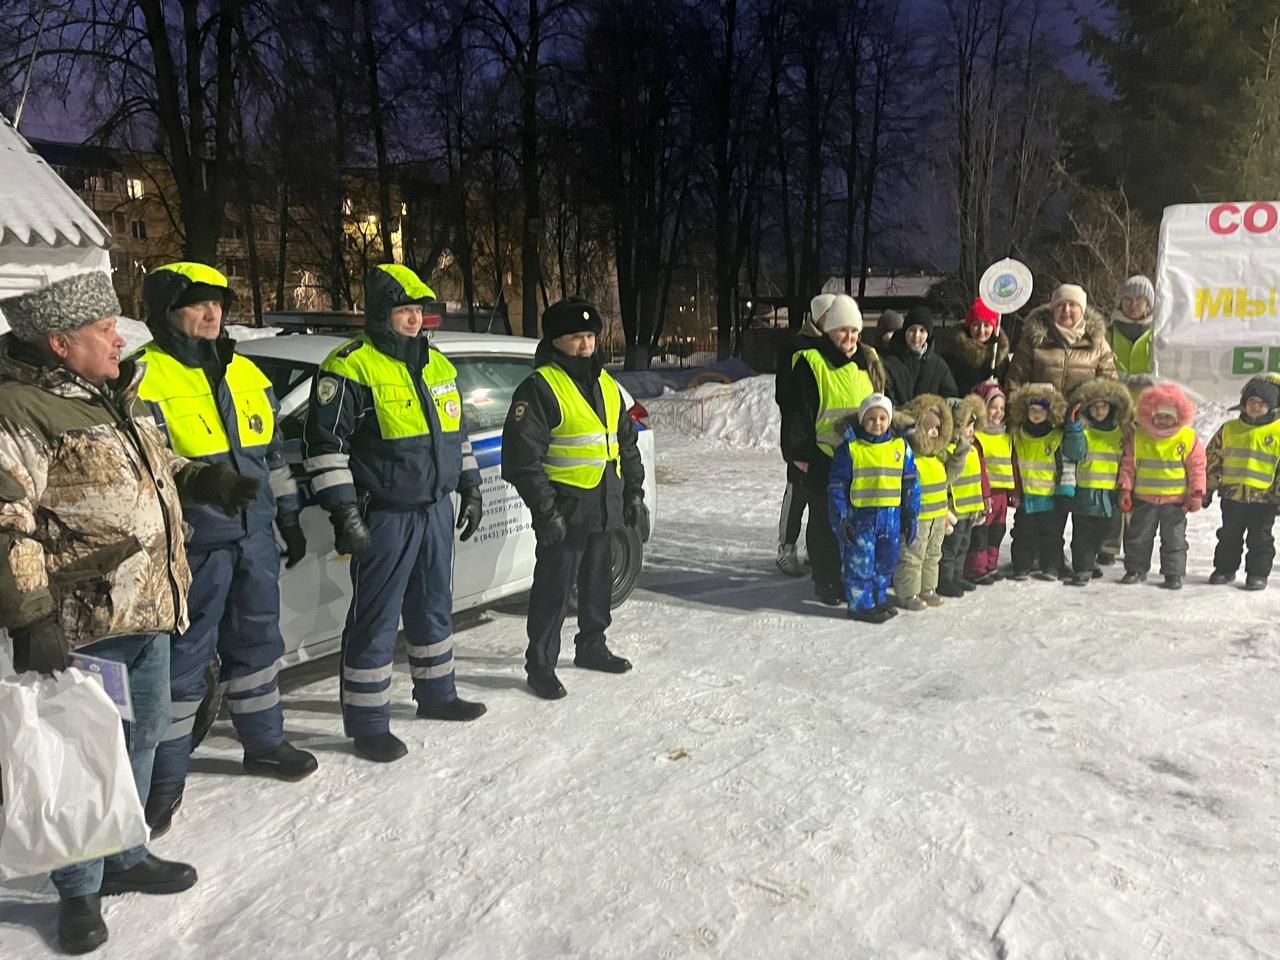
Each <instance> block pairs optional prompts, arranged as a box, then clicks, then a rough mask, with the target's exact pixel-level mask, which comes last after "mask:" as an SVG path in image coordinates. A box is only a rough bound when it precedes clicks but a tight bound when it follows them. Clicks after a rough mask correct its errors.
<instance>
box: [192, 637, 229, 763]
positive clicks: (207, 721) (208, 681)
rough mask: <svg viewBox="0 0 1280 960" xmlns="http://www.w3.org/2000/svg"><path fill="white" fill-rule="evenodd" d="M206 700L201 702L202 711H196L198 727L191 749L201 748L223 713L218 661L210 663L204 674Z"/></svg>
mask: <svg viewBox="0 0 1280 960" xmlns="http://www.w3.org/2000/svg"><path fill="white" fill-rule="evenodd" d="M204 689H205V694H204V699H203V700H202V701H200V709H199V710H197V711H196V725H195V727H194V728H192V731H191V749H192V750H194V749H195V748H196V747H198V746H200V741H201V740H203V739H204V738H205V736H206V735H207V734H208V733H209V730H210V728H211V727H212V726H213V722H214V721H215V720H217V719H218V714H219V713H220V712H221V711H222V688H221V687H220V686H219V685H218V660H217V658H216V657H215V658H214V659H213V660H211V661H209V666H208V667H207V668H206V669H205V672H204Z"/></svg>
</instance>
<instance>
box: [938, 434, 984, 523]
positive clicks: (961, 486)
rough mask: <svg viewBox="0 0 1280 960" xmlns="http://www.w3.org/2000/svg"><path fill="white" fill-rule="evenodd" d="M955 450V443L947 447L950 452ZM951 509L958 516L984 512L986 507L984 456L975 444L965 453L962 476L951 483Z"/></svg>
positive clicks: (961, 470)
mask: <svg viewBox="0 0 1280 960" xmlns="http://www.w3.org/2000/svg"><path fill="white" fill-rule="evenodd" d="M955 450H956V444H954V443H953V444H951V445H950V446H949V447H947V452H948V453H955ZM951 509H952V511H954V513H955V515H956V516H957V517H967V516H971V515H972V514H975V513H982V511H983V510H984V509H985V504H984V503H983V500H982V458H981V457H980V456H979V454H978V448H977V447H975V446H970V447H969V452H968V453H966V454H965V455H964V466H963V467H962V468H961V469H960V476H958V477H956V479H955V482H954V483H952V484H951Z"/></svg>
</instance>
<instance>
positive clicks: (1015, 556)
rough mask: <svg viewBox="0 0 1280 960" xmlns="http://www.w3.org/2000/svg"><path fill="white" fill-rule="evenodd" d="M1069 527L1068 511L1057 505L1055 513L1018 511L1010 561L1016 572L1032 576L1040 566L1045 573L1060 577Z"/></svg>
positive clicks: (1055, 505)
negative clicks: (1064, 542) (1032, 572)
mask: <svg viewBox="0 0 1280 960" xmlns="http://www.w3.org/2000/svg"><path fill="white" fill-rule="evenodd" d="M1066 526H1067V510H1066V508H1065V507H1064V506H1062V505H1061V504H1057V503H1055V504H1054V507H1053V509H1052V510H1044V511H1041V512H1039V513H1028V512H1027V510H1026V509H1025V508H1024V507H1019V508H1018V512H1017V513H1016V514H1014V517H1013V536H1012V541H1013V542H1012V543H1011V544H1010V546H1009V559H1010V561H1011V563H1012V565H1013V569H1014V570H1015V571H1019V572H1022V573H1027V572H1029V571H1030V570H1031V569H1032V568H1033V567H1035V566H1036V564H1037V562H1039V566H1040V569H1041V570H1043V571H1045V572H1046V573H1052V574H1055V575H1056V574H1059V573H1061V572H1062V570H1063V568H1064V566H1065V563H1064V560H1063V556H1062V538H1063V531H1064V530H1065V529H1066Z"/></svg>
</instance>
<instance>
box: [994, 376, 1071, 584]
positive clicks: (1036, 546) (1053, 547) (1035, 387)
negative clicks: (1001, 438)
mask: <svg viewBox="0 0 1280 960" xmlns="http://www.w3.org/2000/svg"><path fill="white" fill-rule="evenodd" d="M1007 416H1008V419H1009V430H1010V433H1011V434H1012V436H1013V494H1012V495H1011V496H1010V497H1009V504H1010V505H1011V506H1013V507H1015V508H1017V513H1016V514H1014V518H1013V544H1012V547H1011V549H1010V554H1011V556H1010V560H1011V563H1010V567H1009V579H1010V580H1025V579H1027V577H1029V576H1030V575H1031V570H1032V568H1033V567H1034V566H1035V565H1036V563H1037V561H1038V562H1039V566H1040V570H1039V573H1037V575H1036V576H1037V577H1038V578H1039V579H1042V580H1055V579H1057V577H1058V575H1059V572H1060V568H1061V566H1062V562H1063V559H1062V532H1063V528H1064V527H1065V526H1066V506H1065V501H1064V500H1063V499H1062V498H1059V497H1058V496H1056V494H1057V493H1058V490H1059V482H1060V481H1061V479H1062V472H1063V465H1064V464H1067V463H1078V462H1079V461H1081V460H1083V459H1084V456H1085V453H1086V452H1087V448H1086V447H1085V439H1084V431H1083V430H1066V429H1064V428H1065V424H1066V416H1067V401H1066V399H1065V398H1064V397H1063V396H1062V394H1061V393H1059V392H1058V390H1057V388H1055V387H1054V386H1053V385H1052V384H1048V383H1028V384H1025V385H1023V386H1021V387H1019V388H1018V389H1017V390H1015V391H1013V393H1012V394H1010V395H1009V404H1008V408H1007ZM1064 492H1065V491H1064ZM1072 492H1074V491H1072Z"/></svg>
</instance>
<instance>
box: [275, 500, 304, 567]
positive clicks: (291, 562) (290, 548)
mask: <svg viewBox="0 0 1280 960" xmlns="http://www.w3.org/2000/svg"><path fill="white" fill-rule="evenodd" d="M276 529H277V530H279V531H280V539H282V540H283V541H284V556H285V561H284V568H285V569H286V570H292V569H293V568H294V567H296V566H297V565H298V564H300V563H301V562H302V558H303V557H305V556H306V555H307V537H306V534H304V533H303V532H302V525H301V524H300V523H299V522H298V515H297V514H296V513H291V514H289V515H288V516H284V517H278V518H276Z"/></svg>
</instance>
